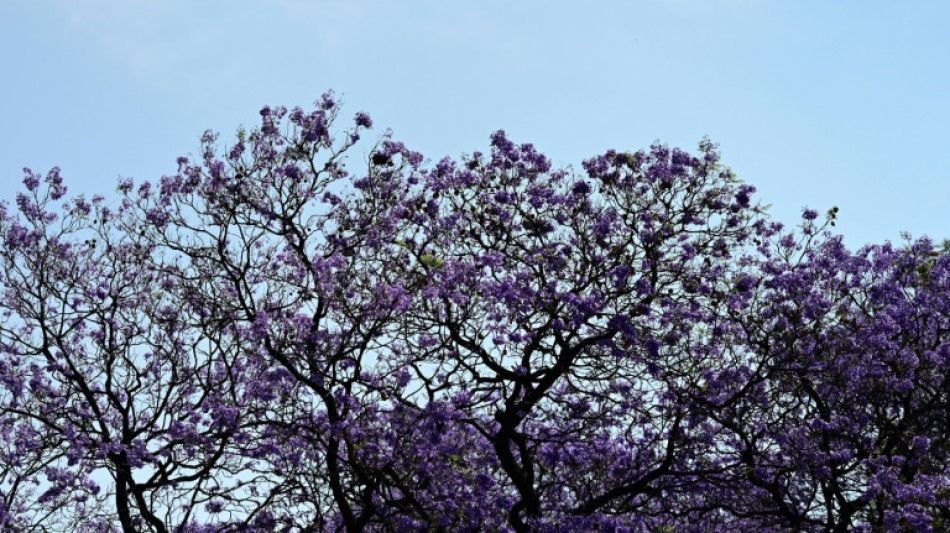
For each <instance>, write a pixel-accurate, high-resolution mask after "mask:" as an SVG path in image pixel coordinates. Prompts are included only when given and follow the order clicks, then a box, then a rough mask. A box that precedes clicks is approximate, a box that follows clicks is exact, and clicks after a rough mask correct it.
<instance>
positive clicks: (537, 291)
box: [0, 94, 950, 533]
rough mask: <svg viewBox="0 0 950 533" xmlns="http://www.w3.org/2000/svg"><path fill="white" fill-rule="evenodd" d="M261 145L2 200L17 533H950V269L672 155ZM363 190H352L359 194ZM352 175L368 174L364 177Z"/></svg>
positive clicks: (315, 138) (309, 121)
mask: <svg viewBox="0 0 950 533" xmlns="http://www.w3.org/2000/svg"><path fill="white" fill-rule="evenodd" d="M339 113H340V107H339V105H337V103H336V102H335V101H334V99H333V96H332V95H331V94H327V95H324V96H323V98H322V99H321V100H319V101H318V102H317V103H316V106H315V109H314V110H313V111H309V112H308V111H304V110H302V109H299V108H295V109H292V110H287V109H285V108H282V107H277V108H270V107H265V108H264V109H263V110H261V125H260V127H259V128H256V129H253V130H251V131H243V130H241V131H239V132H238V135H237V137H236V139H234V140H233V141H231V142H230V143H228V144H225V145H221V146H220V147H219V144H218V138H217V136H216V135H214V134H212V133H210V132H209V133H206V134H205V135H204V136H203V137H202V144H201V146H202V150H201V153H200V156H199V157H197V158H184V157H183V158H179V159H178V169H177V172H176V173H174V174H171V175H168V176H163V177H162V178H161V179H160V180H159V181H157V182H155V183H150V182H142V183H138V184H136V183H133V182H132V181H131V180H127V181H123V182H122V183H120V186H119V191H120V194H121V199H120V200H118V201H108V200H106V199H105V198H104V197H102V196H96V197H93V198H92V199H86V198H85V197H83V196H69V195H67V191H66V187H65V186H64V185H63V182H62V179H61V178H60V175H59V170H58V169H53V170H52V171H50V172H49V173H48V174H47V175H46V176H45V177H43V176H41V175H39V174H36V173H34V172H32V171H30V170H27V171H26V178H25V179H24V185H25V186H26V190H25V191H24V192H21V193H19V194H18V195H17V198H16V206H15V207H13V206H10V205H4V206H3V207H0V237H2V239H3V245H2V248H0V263H2V269H0V272H2V273H0V281H2V288H0V290H2V293H0V313H2V319H0V320H2V322H0V440H2V441H3V444H2V445H0V529H2V530H3V531H18V532H47V531H48V532H54V531H65V530H74V531H82V532H113V531H115V532H119V531H121V532H123V533H131V532H138V531H148V532H161V533H165V532H176V533H186V532H188V533H198V532H239V531H244V532H264V531H268V532H269V531H288V532H291V531H292V532H305V531H307V532H322V531H347V532H356V531H373V532H376V531H379V532H384V531H444V532H450V531H452V532H454V531H469V532H480V531H515V532H519V533H520V532H528V531H546V532H558V531H654V532H673V531H696V532H699V531H775V532H779V531H869V532H870V531H939V530H946V528H950V511H948V509H950V442H948V440H950V422H948V412H950V405H948V400H950V393H948V391H950V383H948V367H950V333H948V332H950V255H947V254H943V253H941V252H939V251H937V250H935V249H934V246H933V244H932V243H931V242H930V241H929V240H927V239H920V240H916V241H910V240H908V243H907V245H906V246H903V247H895V246H892V245H891V244H889V243H888V244H883V245H873V246H867V247H865V248H862V249H861V250H859V251H856V252H854V251H850V250H848V249H846V248H845V247H844V245H843V244H842V242H841V239H840V238H839V237H837V236H834V235H832V234H830V233H829V232H828V231H827V229H828V227H829V225H833V223H834V222H833V221H834V219H835V216H836V213H837V209H836V208H835V209H832V210H831V211H829V212H828V213H827V215H826V216H825V218H824V219H823V220H820V219H819V217H818V213H816V212H815V211H812V210H806V211H805V212H804V214H803V219H802V222H801V224H800V226H798V227H797V228H795V229H792V230H787V229H785V228H783V226H782V225H781V224H779V223H776V222H772V221H770V220H769V219H768V218H767V216H766V215H765V213H764V209H763V208H762V207H761V205H760V204H758V203H756V201H755V200H754V198H753V194H754V192H755V189H754V188H753V187H752V186H750V185H746V184H743V183H742V182H741V181H739V180H738V179H737V178H736V177H735V176H734V174H733V173H732V172H731V171H730V170H729V169H728V168H726V167H724V166H722V164H721V163H720V160H719V154H718V152H717V151H716V149H715V146H714V145H713V144H712V143H710V142H709V141H703V142H701V143H700V145H699V148H698V151H697V152H695V153H688V152H684V151H682V150H679V149H670V148H668V147H666V146H664V145H660V144H656V145H654V146H651V147H650V149H649V150H643V151H638V152H618V151H608V152H606V153H605V154H603V155H599V156H596V157H593V158H591V159H589V160H587V161H585V162H584V164H583V169H582V171H577V172H575V171H572V170H570V169H554V168H552V167H551V164H550V161H549V160H548V158H547V157H545V156H544V155H542V154H540V153H539V152H538V151H537V150H536V149H535V148H534V147H533V146H532V145H530V144H516V143H515V142H513V141H512V140H510V139H508V138H507V136H506V135H505V134H504V132H502V131H499V132H497V133H495V134H493V135H492V136H491V149H490V151H489V152H488V153H480V152H475V153H473V154H472V155H471V156H463V157H461V158H458V159H450V158H446V159H443V160H441V161H438V162H435V163H432V162H429V161H427V160H425V159H424V157H423V156H422V155H421V154H419V153H417V152H414V151H412V150H409V149H408V148H407V147H406V146H404V145H403V144H402V143H400V142H397V141H395V140H393V139H392V136H391V135H390V134H385V135H383V136H382V137H381V138H379V139H378V140H377V141H376V143H375V144H374V145H372V146H371V147H368V148H367V149H366V150H367V151H368V152H369V155H368V157H367V160H366V161H365V162H354V161H353V160H352V159H349V160H348V159H347V157H346V156H347V153H348V151H349V150H350V149H351V148H353V147H354V146H356V145H357V143H359V142H360V136H361V134H365V130H367V129H368V128H371V127H372V120H371V119H370V117H369V116H368V115H367V114H365V113H357V114H356V116H355V121H354V124H353V126H351V127H348V128H347V127H341V126H339V125H337V124H336V123H337V122H338V121H337V119H338V116H339ZM348 165H349V166H348ZM356 169H358V170H356Z"/></svg>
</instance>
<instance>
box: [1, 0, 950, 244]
mask: <svg viewBox="0 0 950 533" xmlns="http://www.w3.org/2000/svg"><path fill="white" fill-rule="evenodd" d="M948 27H950V2H946V1H931V2H926V1H888V2H884V1H871V0H863V1H828V0H821V1H794V2H793V1H779V0H773V1H767V0H760V1H754V0H722V1H716V0H640V1H633V0H630V1H590V2H579V1H556V0H546V1H540V0H537V1H514V0H506V1H494V0H491V1H486V0H477V1H474V0H473V1H467V2H464V1H461V0H459V1H450V0H443V1H429V2H423V1H415V0H399V1H375V2H369V1H354V0H347V1H329V0H327V1H322V0H312V1H305V0H269V1H263V0H262V1H246V0H229V1H213V0H202V1H198V0H194V1H183V0H156V1H145V0H60V1H53V0H3V1H2V2H0V50H2V52H0V61H2V63H0V66H2V70H0V72H2V79H3V82H2V83H0V106H2V110H0V113H2V124H3V128H2V129H0V179H2V182H0V184H2V186H3V187H2V192H0V197H2V198H4V199H7V200H12V199H13V196H14V194H15V190H16V189H17V188H19V187H20V181H21V179H22V173H21V170H20V169H21V168H22V167H24V166H29V167H32V168H34V170H40V171H43V172H45V171H46V170H47V169H48V168H49V167H51V166H53V165H59V166H60V167H62V169H63V175H64V177H65V179H66V182H67V185H69V186H70V188H71V190H72V191H82V192H86V193H88V194H93V193H106V194H107V195H110V194H115V193H114V187H115V182H116V179H117V178H118V177H119V176H123V177H133V178H135V179H136V180H143V179H157V178H158V177H160V176H161V175H162V174H166V173H171V172H173V171H174V169H175V168H176V166H175V158H176V157H177V156H178V155H182V154H187V153H194V152H196V151H197V147H198V137H199V136H200V134H201V132H202V131H204V130H205V129H207V128H212V129H215V130H217V131H221V132H222V134H223V135H225V136H230V135H231V134H233V132H234V131H235V129H236V128H237V126H239V125H241V124H244V125H247V126H251V125H254V124H255V122H256V120H257V118H258V115H257V110H258V109H260V107H261V106H262V105H264V104H271V105H287V106H288V107H289V106H294V105H301V106H305V107H306V106H309V105H310V104H311V103H312V102H313V101H314V100H315V99H317V98H318V97H319V95H320V94H321V93H322V92H324V91H325V90H326V89H330V88H332V89H334V90H335V91H336V92H337V93H338V94H341V95H342V97H343V100H344V101H345V104H346V107H345V108H344V112H345V114H346V115H347V119H349V116H350V115H351V114H352V113H355V112H356V111H361V110H363V111H367V112H369V113H370V114H371V115H372V116H373V118H374V121H375V123H376V126H377V130H378V131H379V132H381V131H382V130H384V129H385V128H386V127H390V128H392V129H393V130H394V132H395V136H396V138H397V139H398V140H401V141H403V142H405V143H406V144H407V145H409V146H410V147H412V148H414V149H416V150H419V151H421V152H423V153H424V154H426V155H427V157H429V158H431V159H433V160H437V159H439V158H441V157H442V156H444V155H458V154H460V153H462V152H469V153H470V152H472V151H475V150H485V149H486V148H487V146H488V137H489V134H490V133H491V132H492V131H494V130H496V129H505V130H507V131H508V132H509V135H510V136H511V137H512V138H513V139H514V140H516V141H517V142H533V143H535V144H536V145H537V146H538V147H539V148H540V149H541V150H542V151H544V152H545V153H547V154H548V155H549V156H550V157H551V158H552V159H553V160H554V161H555V163H558V164H573V165H574V166H575V168H579V163H580V162H581V161H582V160H583V159H585V158H587V157H590V156H593V155H595V154H598V153H600V152H603V151H604V150H606V149H608V148H616V149H621V150H629V149H637V148H642V147H646V146H648V145H649V144H650V143H651V142H652V141H654V140H656V139H659V140H661V141H664V142H666V143H668V144H671V145H676V146H681V147H684V148H689V149H693V148H695V146H696V143H697V142H698V141H699V140H700V139H701V138H702V137H703V136H704V135H708V136H709V137H710V138H712V139H713V140H714V141H717V142H719V143H720V144H721V149H722V152H723V157H724V160H725V162H726V163H727V164H728V165H730V166H732V167H733V169H734V170H735V171H736V172H737V173H738V174H739V176H740V177H741V178H743V179H744V180H746V181H747V182H749V183H752V184H754V185H756V186H757V187H758V189H759V194H760V197H761V198H762V199H763V201H764V202H765V203H771V204H773V207H772V210H771V212H772V214H773V216H774V217H775V218H777V219H779V220H782V221H784V222H787V223H788V222H791V223H795V222H796V221H797V220H798V216H799V214H800V212H801V209H802V208H803V207H804V206H809V207H813V208H816V209H819V210H820V211H822V212H823V211H824V210H826V209H828V208H829V207H831V206H832V205H838V206H840V208H841V212H840V217H841V221H840V223H839V225H838V228H837V229H838V230H839V231H841V232H842V233H843V234H844V235H845V237H846V242H847V243H848V244H849V245H850V246H853V247H856V246H859V245H861V244H864V243H867V242H881V241H884V240H887V239H889V240H894V241H898V240H899V239H900V232H902V231H908V232H910V233H911V234H913V235H915V236H921V235H924V234H926V235H930V236H931V237H933V238H935V239H941V238H943V237H950V165H948V155H947V153H948V149H947V147H948V143H950V139H948V135H947V128H948V125H950V83H948V82H950V74H948V72H950V68H948V67H950V38H948V37H947V28H948Z"/></svg>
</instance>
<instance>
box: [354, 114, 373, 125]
mask: <svg viewBox="0 0 950 533" xmlns="http://www.w3.org/2000/svg"><path fill="white" fill-rule="evenodd" d="M356 125H357V126H360V127H363V128H372V127H373V119H371V118H370V116H369V115H368V114H366V113H363V112H360V113H357V114H356Z"/></svg>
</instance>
